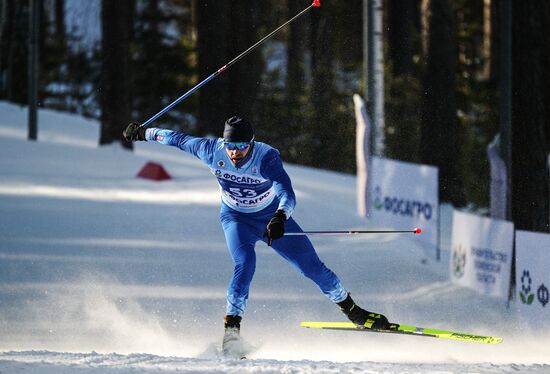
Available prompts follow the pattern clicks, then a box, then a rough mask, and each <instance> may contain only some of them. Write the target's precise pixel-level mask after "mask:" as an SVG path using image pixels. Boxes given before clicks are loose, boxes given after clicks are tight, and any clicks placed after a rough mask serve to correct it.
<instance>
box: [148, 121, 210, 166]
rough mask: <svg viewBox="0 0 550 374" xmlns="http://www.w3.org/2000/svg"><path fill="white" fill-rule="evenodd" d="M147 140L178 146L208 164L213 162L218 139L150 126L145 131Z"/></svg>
mask: <svg viewBox="0 0 550 374" xmlns="http://www.w3.org/2000/svg"><path fill="white" fill-rule="evenodd" d="M145 138H146V139H147V141H155V142H158V143H161V144H165V145H171V146H174V147H178V148H179V149H181V150H182V151H185V152H187V153H191V154H192V155H193V156H195V157H198V158H199V159H200V160H202V161H204V162H205V163H207V164H210V163H211V162H212V157H213V155H214V151H215V149H216V144H217V142H218V141H217V139H208V138H199V137H195V136H191V135H187V134H185V133H183V132H180V131H174V130H167V129H158V128H149V129H147V130H146V131H145Z"/></svg>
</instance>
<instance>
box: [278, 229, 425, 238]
mask: <svg viewBox="0 0 550 374" xmlns="http://www.w3.org/2000/svg"><path fill="white" fill-rule="evenodd" d="M420 233H422V230H421V229H420V228H418V227H416V228H415V229H414V230H341V231H303V232H285V234H284V235H285V236H303V235H356V234H415V235H420Z"/></svg>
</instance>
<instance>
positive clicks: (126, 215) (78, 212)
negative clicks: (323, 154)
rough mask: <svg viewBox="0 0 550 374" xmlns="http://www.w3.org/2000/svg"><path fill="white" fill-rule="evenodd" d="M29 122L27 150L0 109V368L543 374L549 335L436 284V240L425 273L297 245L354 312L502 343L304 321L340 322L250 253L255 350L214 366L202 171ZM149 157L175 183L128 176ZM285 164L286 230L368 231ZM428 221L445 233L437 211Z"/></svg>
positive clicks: (218, 272) (194, 163)
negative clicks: (355, 305)
mask: <svg viewBox="0 0 550 374" xmlns="http://www.w3.org/2000/svg"><path fill="white" fill-rule="evenodd" d="M39 121H40V124H39V140H38V141H37V142H32V141H27V140H26V110H24V109H23V108H20V107H17V106H14V105H12V104H8V103H5V102H0V209H1V216H0V235H1V244H0V372H2V373H4V372H18V371H21V372H38V373H73V372H78V373H96V372H97V373H100V372H101V373H104V372H111V371H112V372H116V373H127V372H130V373H132V372H138V371H139V372H147V373H153V372H193V373H215V372H262V373H278V372H295V373H303V372H387V373H400V372H459V371H465V372H484V373H485V372H486V373H489V372H508V371H509V372H512V371H518V370H519V371H522V372H527V371H529V372H541V373H542V372H550V365H549V364H550V348H549V347H550V337H549V333H548V332H544V331H543V332H538V333H533V332H527V331H522V330H521V328H519V327H518V326H517V325H516V324H515V316H514V313H513V307H512V308H510V309H508V308H507V307H506V303H505V302H504V301H502V300H498V299H492V298H487V297H483V296H480V295H477V294H476V293H474V292H473V291H471V290H467V289H462V288H457V287H455V286H453V285H451V284H450V283H449V282H448V280H447V268H448V263H447V257H448V256H447V254H448V251H447V250H445V248H444V251H443V260H442V261H441V262H440V263H438V262H435V261H433V260H430V261H428V263H427V264H424V263H423V262H422V261H421V260H422V259H423V258H424V256H425V253H424V252H423V250H422V249H421V248H420V246H418V245H417V243H415V242H414V239H413V238H411V237H408V236H398V235H387V236H381V235H372V236H362V237H357V236H355V237H328V238H327V237H325V238H313V241H314V244H315V246H316V248H317V249H318V252H319V254H320V256H321V258H322V259H323V261H324V262H325V263H326V264H327V265H328V266H329V267H331V268H332V269H333V270H334V271H335V272H336V273H337V274H338V275H339V276H340V278H341V279H342V281H343V282H344V284H345V285H346V287H347V288H348V289H350V290H351V292H352V293H353V295H354V298H355V299H356V300H357V301H359V302H360V303H361V304H362V305H363V306H364V307H365V308H367V309H371V310H375V311H380V312H382V313H385V314H386V315H388V316H389V317H390V318H391V319H392V320H395V321H398V322H401V323H404V324H415V325H420V326H429V327H435V328H447V329H453V330H458V331H463V332H474V333H480V334H490V335H497V336H502V337H503V338H504V343H503V344H501V345H498V346H488V345H479V344H473V343H462V342H452V341H438V340H436V339H422V338H416V337H405V336H384V335H378V334H364V333H345V332H331V331H313V330H306V329H303V328H301V327H299V322H300V321H303V320H320V319H322V320H343V316H342V315H341V313H340V311H339V310H338V309H337V308H336V307H335V306H334V305H333V304H332V303H330V302H329V301H328V300H326V299H325V298H324V297H323V295H322V294H321V293H320V292H319V290H318V289H317V288H316V287H315V286H314V285H313V284H312V283H311V282H310V281H309V280H307V279H305V278H304V277H303V276H301V275H300V274H299V273H298V272H297V271H296V270H295V269H294V268H292V267H291V266H290V265H288V264H287V263H286V262H285V261H284V260H282V259H281V258H280V257H278V256H277V255H276V254H275V253H274V252H273V251H272V250H271V249H270V248H268V247H267V246H265V245H264V244H261V243H258V246H257V255H258V256H257V261H258V263H257V270H256V275H255V279H254V282H253V285H252V289H251V299H250V302H249V307H248V309H247V312H246V314H245V317H244V320H243V324H242V335H243V337H244V338H245V339H247V340H248V341H249V342H250V343H251V344H252V345H254V346H256V348H257V349H256V351H255V352H254V353H253V354H252V355H250V359H249V360H246V361H243V362H240V361H239V362H235V361H226V360H223V359H221V358H219V357H218V354H217V349H218V348H219V344H220V342H221V337H222V333H223V321H222V317H223V314H224V311H225V289H226V285H227V282H228V281H229V278H230V275H231V272H232V264H231V260H230V257H229V254H228V253H227V249H226V247H225V242H224V238H223V233H222V230H221V227H220V224H219V221H218V211H219V196H218V193H217V186H216V182H215V180H214V178H213V177H212V176H211V175H210V173H209V172H208V169H207V168H206V167H204V166H203V165H202V164H201V163H200V161H198V160H196V159H195V158H193V157H192V156H189V155H186V154H184V153H183V152H181V151H179V150H177V149H174V148H169V147H165V146H161V145H159V144H152V143H138V144H136V150H135V152H133V153H132V152H127V151H124V150H122V149H120V148H118V147H98V146H97V138H98V134H99V127H98V124H97V123H96V122H95V121H90V120H86V119H82V118H79V117H76V116H72V115H68V114H63V113H56V112H52V111H41V112H40V115H39ZM149 160H152V161H156V162H160V163H162V164H163V165H164V167H165V168H166V169H167V170H168V172H169V173H170V174H171V175H172V176H173V177H174V179H173V180H171V181H166V182H151V181H148V180H144V179H139V178H136V177H135V176H136V174H137V172H138V171H139V169H140V168H141V167H142V166H143V165H144V164H145V163H146V162H147V161H149ZM287 170H288V172H289V174H290V175H291V178H292V180H293V184H294V187H295V189H296V191H297V195H298V207H297V210H296V213H295V217H296V219H297V220H298V221H299V222H300V224H301V225H302V227H304V228H306V229H312V230H314V229H345V228H359V227H364V228H375V227H376V222H365V221H363V220H361V219H360V218H358V217H357V215H356V213H355V178H354V177H353V176H349V175H345V174H339V173H332V172H326V171H320V170H314V169H310V168H303V167H297V166H292V165H287ZM443 212H444V214H445V217H443V218H444V220H443V222H445V226H444V227H443V232H444V234H445V235H446V236H448V235H449V234H450V232H449V220H448V217H449V214H450V207H445V209H444V210H443ZM446 217H447V218H446ZM443 243H448V238H447V237H444V238H443ZM113 352H115V353H113ZM536 364H538V365H536Z"/></svg>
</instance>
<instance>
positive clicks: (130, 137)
mask: <svg viewBox="0 0 550 374" xmlns="http://www.w3.org/2000/svg"><path fill="white" fill-rule="evenodd" d="M145 130H147V129H146V128H145V127H141V126H140V125H139V124H137V123H135V122H132V123H130V124H129V125H128V126H127V127H126V128H125V129H124V131H123V132H122V136H124V139H125V140H126V141H127V142H131V141H136V140H145V141H147V139H145Z"/></svg>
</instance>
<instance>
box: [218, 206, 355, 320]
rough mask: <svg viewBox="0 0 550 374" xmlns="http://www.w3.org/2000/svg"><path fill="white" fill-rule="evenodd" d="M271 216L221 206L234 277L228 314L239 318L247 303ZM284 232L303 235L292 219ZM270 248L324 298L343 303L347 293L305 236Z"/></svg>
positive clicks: (285, 239)
mask: <svg viewBox="0 0 550 374" xmlns="http://www.w3.org/2000/svg"><path fill="white" fill-rule="evenodd" d="M272 216H273V210H271V209H264V210H262V211H260V212H257V213H239V212H237V211H235V210H233V209H231V208H229V207H225V206H223V204H222V212H221V216H220V218H221V223H222V227H223V230H224V233H225V239H226V241H227V246H228V248H229V252H230V253H231V257H232V258H233V264H234V270H233V277H232V278H231V282H230V283H229V287H228V289H227V310H226V314H227V315H242V314H243V313H244V310H245V308H246V304H247V301H248V292H249V289H250V283H251V282H252V277H253V276H254V271H255V270H256V252H255V250H254V247H255V246H256V242H257V241H258V240H262V241H264V242H266V240H265V238H263V233H264V231H265V228H266V226H267V223H268V222H269V220H270V219H271V217H272ZM285 231H287V232H302V229H301V228H300V226H298V224H297V223H296V221H294V219H292V217H291V218H290V219H289V220H288V221H286V223H285ZM272 247H273V249H274V250H275V251H276V252H277V253H278V254H279V255H281V256H282V257H283V258H284V259H285V260H287V261H288V262H290V263H291V264H292V265H294V266H295V267H296V268H297V269H298V270H300V272H301V273H302V274H304V275H305V276H306V277H308V278H309V279H311V280H312V281H313V282H315V284H317V286H318V287H319V288H320V289H321V291H322V292H323V293H324V294H325V296H326V297H327V298H329V299H330V300H331V301H333V302H335V303H337V302H340V301H343V300H344V299H345V298H346V297H347V294H348V292H347V291H346V289H345V288H344V287H343V286H342V284H341V283H340V280H339V279H338V277H337V276H336V274H334V273H333V272H332V271H331V270H330V269H329V268H327V267H326V266H325V264H323V263H322V262H321V260H320V259H319V257H318V256H317V253H316V252H315V248H313V245H312V244H311V242H310V241H309V239H308V238H307V236H284V237H282V238H280V239H277V240H274V241H273V244H272Z"/></svg>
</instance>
